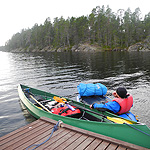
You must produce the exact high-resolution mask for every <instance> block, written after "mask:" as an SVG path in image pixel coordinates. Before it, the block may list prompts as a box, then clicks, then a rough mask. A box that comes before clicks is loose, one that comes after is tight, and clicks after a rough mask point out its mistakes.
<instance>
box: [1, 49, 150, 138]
mask: <svg viewBox="0 0 150 150" xmlns="http://www.w3.org/2000/svg"><path fill="white" fill-rule="evenodd" d="M81 82H82V83H97V82H99V83H102V84H104V85H105V86H106V87H107V88H108V92H107V96H108V97H109V98H111V99H112V98H113V96H112V95H111V93H112V92H113V91H114V90H116V88H117V87H119V86H124V87H126V88H127V90H128V93H130V94H132V95H133V97H134V106H133V107H132V109H131V111H132V112H134V113H135V114H137V115H138V119H139V120H140V121H141V122H143V123H145V124H147V125H148V126H149V127H150V52H93V53H88V52H59V53H56V52H53V53H7V52H0V136H3V135H5V134H7V133H9V132H11V131H13V130H16V129H18V128H20V127H22V126H24V125H26V124H28V123H30V122H32V121H34V120H35V119H34V118H33V117H32V116H30V115H29V113H28V112H27V111H26V110H25V109H24V108H22V107H21V104H20V99H19V97H18V91H17V86H18V84H25V85H28V86H30V87H33V88H38V89H41V90H44V91H47V92H51V93H54V94H57V95H60V96H64V97H67V98H71V99H74V100H76V96H77V85H78V84H79V83H81Z"/></svg>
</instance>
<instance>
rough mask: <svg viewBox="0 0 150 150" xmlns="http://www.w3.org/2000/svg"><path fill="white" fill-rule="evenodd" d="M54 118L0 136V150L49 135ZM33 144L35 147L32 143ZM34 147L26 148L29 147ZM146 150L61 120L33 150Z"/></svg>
mask: <svg viewBox="0 0 150 150" xmlns="http://www.w3.org/2000/svg"><path fill="white" fill-rule="evenodd" d="M56 123H57V121H55V120H52V119H49V118H45V117H42V118H40V119H39V120H37V121H35V122H33V123H31V124H28V125H26V126H25V127H22V128H20V129H18V130H15V131H13V132H11V133H9V134H7V135H5V136H3V137H1V138H0V150H3V149H5V150H22V149H26V148H28V147H29V146H31V145H33V144H41V143H43V142H44V141H45V140H47V139H48V138H49V137H50V134H51V132H52V130H53V127H54V125H55V124H56ZM34 147H35V146H34ZM34 147H31V148H29V150H30V149H33V148H34ZM41 149H47V150H49V149H51V150H53V149H55V150H60V149H62V150H70V149H76V150H77V149H80V150H83V149H84V150H94V149H96V150H101V149H105V150H148V149H147V148H144V147H140V146H137V145H134V144H131V143H127V142H124V141H120V140H117V139H114V138H111V137H107V136H104V135H101V134H97V133H93V132H90V131H87V130H83V129H80V128H77V127H73V126H70V125H67V124H64V123H63V127H60V128H59V129H58V130H56V131H55V132H54V133H53V135H52V137H51V138H50V139H49V140H48V141H47V142H46V143H44V144H42V145H40V146H39V147H38V148H36V150H41Z"/></svg>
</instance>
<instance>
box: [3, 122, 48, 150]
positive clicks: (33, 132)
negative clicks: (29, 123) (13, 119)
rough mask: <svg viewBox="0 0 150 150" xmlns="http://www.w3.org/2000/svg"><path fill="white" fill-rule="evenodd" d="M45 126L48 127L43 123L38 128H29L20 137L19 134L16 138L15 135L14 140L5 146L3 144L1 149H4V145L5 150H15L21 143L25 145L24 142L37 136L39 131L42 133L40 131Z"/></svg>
mask: <svg viewBox="0 0 150 150" xmlns="http://www.w3.org/2000/svg"><path fill="white" fill-rule="evenodd" d="M46 126H48V124H44V123H43V124H41V125H40V126H38V127H36V128H35V127H34V128H30V129H29V130H28V131H27V132H25V133H24V132H23V134H21V135H22V137H21V135H20V134H19V136H17V135H18V134H17V135H16V138H15V139H13V140H10V141H9V142H7V143H6V144H4V145H3V146H2V148H3V147H5V145H7V148H6V147H5V149H8V150H10V148H12V149H13V148H14V149H15V148H16V147H18V146H20V145H22V144H23V143H26V141H28V140H31V139H32V138H34V136H38V135H39V133H40V132H39V131H40V130H41V131H42V129H43V128H45V127H46ZM20 137H21V138H20Z"/></svg>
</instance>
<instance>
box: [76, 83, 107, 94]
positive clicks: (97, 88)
mask: <svg viewBox="0 0 150 150" xmlns="http://www.w3.org/2000/svg"><path fill="white" fill-rule="evenodd" d="M77 89H78V92H79V94H80V96H93V95H98V96H103V95H105V94H106V93H107V87H106V86H105V85H103V84H101V83H96V84H92V83H88V84H85V83H80V84H79V85H78V86H77Z"/></svg>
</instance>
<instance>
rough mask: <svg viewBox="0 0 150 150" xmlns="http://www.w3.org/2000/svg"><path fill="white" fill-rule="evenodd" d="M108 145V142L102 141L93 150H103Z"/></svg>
mask: <svg viewBox="0 0 150 150" xmlns="http://www.w3.org/2000/svg"><path fill="white" fill-rule="evenodd" d="M109 145H110V143H109V142H106V141H102V143H101V144H100V145H99V146H98V147H97V148H96V149H95V150H104V149H107V147H108V146H109Z"/></svg>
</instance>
